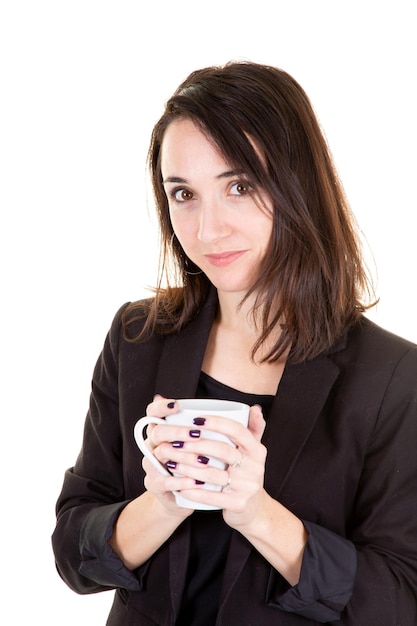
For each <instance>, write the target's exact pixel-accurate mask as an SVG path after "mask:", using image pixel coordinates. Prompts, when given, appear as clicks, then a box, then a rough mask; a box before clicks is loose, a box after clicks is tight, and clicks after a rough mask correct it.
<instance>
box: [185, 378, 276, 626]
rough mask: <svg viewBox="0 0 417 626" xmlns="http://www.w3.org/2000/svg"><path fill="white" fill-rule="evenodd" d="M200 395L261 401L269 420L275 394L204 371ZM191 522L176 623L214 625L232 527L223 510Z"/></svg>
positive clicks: (197, 514)
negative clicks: (247, 389)
mask: <svg viewBox="0 0 417 626" xmlns="http://www.w3.org/2000/svg"><path fill="white" fill-rule="evenodd" d="M197 397H198V398H217V399H219V400H233V401H235V402H244V403H245V404H248V405H249V406H252V405H254V404H259V405H260V406H261V407H262V412H263V415H264V417H265V419H266V418H267V417H268V413H269V409H270V407H271V404H272V400H273V397H274V396H267V395H258V394H253V393H242V392H241V391H237V390H236V389H232V388H231V387H227V386H226V385H223V384H222V383H219V382H218V381H216V380H214V379H213V378H211V377H210V376H208V374H205V373H204V372H202V373H201V376H200V381H199V385H198V389H197ZM190 523H191V543H190V559H189V563H188V570H187V581H186V585H185V592H184V596H183V600H182V607H181V612H180V614H179V616H178V619H177V621H176V626H212V625H213V624H214V623H215V622H216V615H217V605H218V599H219V594H220V588H221V584H222V580H223V570H224V565H225V562H226V557H227V550H228V546H229V542H230V536H231V534H232V529H231V528H230V527H229V526H228V525H227V524H226V523H225V522H224V521H223V514H222V511H195V512H194V513H193V514H192V516H191V518H190ZM213 538H215V541H213Z"/></svg>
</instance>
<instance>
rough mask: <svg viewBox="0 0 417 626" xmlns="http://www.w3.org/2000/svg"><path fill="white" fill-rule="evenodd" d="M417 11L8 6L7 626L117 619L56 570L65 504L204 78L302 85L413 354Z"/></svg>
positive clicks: (411, 6)
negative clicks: (97, 381) (114, 330)
mask: <svg viewBox="0 0 417 626" xmlns="http://www.w3.org/2000/svg"><path fill="white" fill-rule="evenodd" d="M415 5H416V3H415V2H413V1H411V0H410V1H408V2H407V1H404V0H396V1H395V2H394V1H392V2H385V1H384V0H375V1H372V0H347V1H344V0H340V1H337V0H333V1H331V0H328V1H326V0H305V1H302V0H291V1H290V0H285V1H279V0H257V1H256V2H246V1H245V0H241V2H236V1H234V0H222V1H218V0H211V1H210V2H207V3H205V4H201V3H199V2H196V1H195V0H191V1H189V2H187V1H185V0H176V1H172V0H169V1H168V0H167V1H163V0H162V1H160V2H142V1H141V0H137V1H135V2H133V1H123V0H118V1H117V2H116V1H114V2H109V1H107V0H100V1H98V0H97V1H94V0H71V1H60V0H51V1H49V2H48V1H45V0H33V1H27V2H24V1H20V0H9V1H7V0H5V1H3V2H2V3H1V5H0V64H1V66H0V89H1V95H0V202H1V225H0V238H1V239H0V254H1V259H0V261H1V285H2V289H1V293H2V306H1V317H2V319H1V327H0V328H1V333H2V341H1V368H2V372H1V383H2V400H3V401H2V412H3V414H2V429H3V435H2V437H1V447H2V455H1V463H2V505H1V506H2V515H1V518H2V522H1V523H2V549H1V554H2V565H1V571H2V574H1V576H2V578H3V584H2V588H3V598H4V599H3V607H4V606H5V605H8V606H9V607H10V610H11V617H10V619H9V621H8V624H25V625H26V624H31V623H48V624H57V625H58V624H59V626H66V625H67V624H68V625H73V624H80V625H84V624H89V625H96V624H97V625H100V624H104V623H105V616H106V615H107V612H108V609H109V606H110V602H111V598H112V594H111V593H110V594H99V595H96V596H88V597H81V596H77V595H76V594H74V593H73V592H71V591H70V590H69V589H67V587H66V586H65V585H64V583H63V582H62V581H61V580H60V579H59V577H58V576H57V574H56V572H55V569H54V563H53V557H52V552H51V548H50V535H51V532H52V530H53V526H54V504H55V500H56V497H57V495H58V493H59V490H60V487H61V482H62V478H63V473H64V470H65V469H66V468H67V467H68V466H70V465H72V464H73V462H74V460H75V457H76V454H77V453H78V449H79V446H80V443H81V436H82V426H83V421H84V417H85V413H86V409H87V403H88V395H89V388H90V378H91V373H92V369H93V366H94V363H95V360H96V358H97V356H98V353H99V351H100V349H101V346H102V343H103V340H104V336H105V333H106V332H107V329H108V327H109V325H110V322H111V319H112V317H113V315H114V313H115V312H116V310H117V309H118V307H119V306H120V305H121V304H122V303H123V302H125V301H127V300H132V299H137V298H139V297H141V296H143V295H146V293H147V292H146V286H147V285H152V284H154V282H155V277H156V262H157V261H156V259H157V236H156V231H155V226H154V220H153V219H152V218H151V217H150V215H152V206H151V203H150V200H149V198H147V192H146V186H145V180H146V174H145V159H146V151H147V146H148V140H149V135H150V131H151V128H152V126H153V124H154V122H155V121H156V119H157V118H158V116H159V115H160V113H161V111H162V106H163V103H164V101H165V100H166V99H167V98H168V97H169V95H170V94H171V92H172V91H173V90H174V88H175V87H176V86H177V84H178V83H179V82H180V81H182V79H183V78H185V77H186V76H187V75H188V73H189V72H190V71H191V70H193V69H196V68H198V67H202V66H205V65H212V64H217V63H224V62H226V61H228V60H230V59H250V60H253V61H259V62H264V63H269V64H273V65H277V66H279V67H282V68H283V69H285V70H287V71H288V72H290V73H291V74H292V75H293V76H294V77H295V78H296V79H297V80H298V81H299V82H300V83H301V85H302V86H303V87H304V88H305V89H306V91H307V93H308V94H309V96H310V98H311V100H312V102H313V105H314V106H315V109H316V111H317V113H318V116H319V118H320V120H321V123H322V125H323V127H324V129H325V132H326V135H327V138H328V141H329V143H330V147H331V149H332V152H333V154H334V157H335V161H336V164H337V167H338V169H339V172H340V175H341V178H342V181H343V182H344V185H345V188H346V192H347V195H348V197H349V199H350V202H351V205H352V207H353V210H354V212H355V214H356V216H357V219H358V221H359V224H360V226H361V227H362V229H363V231H364V232H365V233H366V236H367V240H368V243H369V246H370V249H371V251H372V254H373V258H374V260H373V261H372V267H374V261H375V265H376V267H377V269H378V283H377V291H378V295H379V296H380V298H381V303H380V305H379V306H378V309H377V310H376V311H375V312H374V313H373V314H372V317H373V318H374V319H376V321H377V322H379V323H380V324H381V325H383V326H385V327H387V328H389V329H391V330H392V331H394V332H396V333H398V334H401V335H404V336H406V337H408V338H410V339H412V340H415V341H417V324H416V303H417V300H416V291H415V282H416V281H415V270H416V258H417V255H416V246H415V241H416V237H415V224H416V222H415V217H414V216H415V214H416V208H417V207H416V157H415V146H416V144H417V136H416V121H415V119H416V111H417V102H416V93H417V90H416V87H415V83H416V59H417V50H416V48H417V45H416V36H415V33H416V20H415V17H414V11H415ZM138 417H139V416H138ZM4 429H5V431H6V432H4ZM41 615H42V616H43V617H42V618H40V617H39V616H41ZM39 620H40V621H39Z"/></svg>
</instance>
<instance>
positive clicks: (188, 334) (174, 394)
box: [155, 290, 218, 398]
mask: <svg viewBox="0 0 417 626" xmlns="http://www.w3.org/2000/svg"><path fill="white" fill-rule="evenodd" d="M217 306H218V302H217V294H216V292H215V291H214V290H213V291H211V292H210V293H209V295H208V298H207V300H206V302H205V304H204V306H203V308H202V309H201V311H200V313H199V314H198V316H197V317H196V318H195V319H194V320H192V321H191V322H189V323H188V324H187V326H186V327H185V328H184V329H183V330H182V331H181V332H180V333H178V334H175V335H168V336H167V337H166V339H165V340H164V346H163V348H162V353H161V357H160V361H159V366H158V372H157V377H156V385H155V392H156V393H160V394H162V395H163V396H165V397H167V398H193V397H194V396H195V394H196V391H197V386H198V380H199V377H200V371H201V364H202V362H203V358H204V353H205V350H206V345H207V341H208V337H209V334H210V330H211V326H212V323H213V320H214V317H215V315H216V311H217Z"/></svg>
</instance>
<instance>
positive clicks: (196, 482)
mask: <svg viewBox="0 0 417 626" xmlns="http://www.w3.org/2000/svg"><path fill="white" fill-rule="evenodd" d="M195 484H196V485H205V484H206V483H205V482H204V480H196V481H195Z"/></svg>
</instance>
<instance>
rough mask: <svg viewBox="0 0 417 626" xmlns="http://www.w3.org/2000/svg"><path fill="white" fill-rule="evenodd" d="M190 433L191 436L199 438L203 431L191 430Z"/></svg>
mask: <svg viewBox="0 0 417 626" xmlns="http://www.w3.org/2000/svg"><path fill="white" fill-rule="evenodd" d="M189 435H190V437H193V439H198V438H199V436H200V435H201V432H200V431H199V430H190V432H189Z"/></svg>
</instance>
